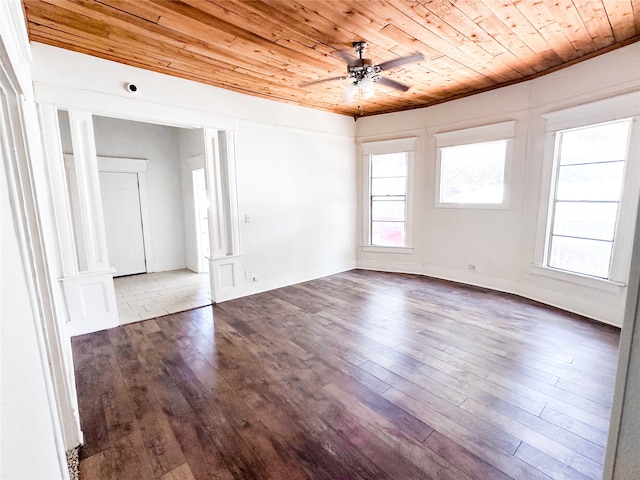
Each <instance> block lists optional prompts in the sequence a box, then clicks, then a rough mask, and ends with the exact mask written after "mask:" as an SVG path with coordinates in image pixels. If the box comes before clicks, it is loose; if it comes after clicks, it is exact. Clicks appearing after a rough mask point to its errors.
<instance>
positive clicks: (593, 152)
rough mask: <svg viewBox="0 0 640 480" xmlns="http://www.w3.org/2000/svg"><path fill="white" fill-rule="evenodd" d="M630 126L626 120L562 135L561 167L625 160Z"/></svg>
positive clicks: (570, 131)
mask: <svg viewBox="0 0 640 480" xmlns="http://www.w3.org/2000/svg"><path fill="white" fill-rule="evenodd" d="M630 124H631V122H630V120H624V121H621V122H615V123H605V124H601V125H595V126H591V127H586V128H579V129H576V130H569V131H566V132H563V133H561V135H562V136H561V142H562V148H561V150H560V165H570V164H573V163H592V162H610V161H616V160H624V159H625V157H626V156H627V141H628V137H629V126H630Z"/></svg>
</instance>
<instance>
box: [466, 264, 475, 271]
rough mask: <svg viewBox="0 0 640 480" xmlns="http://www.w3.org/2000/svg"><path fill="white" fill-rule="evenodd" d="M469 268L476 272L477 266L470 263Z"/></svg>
mask: <svg viewBox="0 0 640 480" xmlns="http://www.w3.org/2000/svg"><path fill="white" fill-rule="evenodd" d="M467 268H468V269H469V270H471V271H472V272H475V271H476V266H475V265H471V264H469V265H467Z"/></svg>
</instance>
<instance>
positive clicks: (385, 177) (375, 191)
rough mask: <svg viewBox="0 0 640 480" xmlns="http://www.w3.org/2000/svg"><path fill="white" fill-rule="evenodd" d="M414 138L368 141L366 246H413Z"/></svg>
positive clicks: (365, 193)
mask: <svg viewBox="0 0 640 480" xmlns="http://www.w3.org/2000/svg"><path fill="white" fill-rule="evenodd" d="M415 141H416V139H415V137H412V138H404V139H396V140H385V141H376V142H367V143H363V144H362V148H363V153H364V176H363V187H364V188H363V190H364V198H363V200H364V204H365V205H364V207H365V208H364V212H365V215H364V216H363V223H364V229H363V230H364V237H365V238H364V239H363V245H364V246H365V247H373V248H392V249H393V248H395V249H403V248H407V247H410V246H411V187H412V183H413V182H412V180H413V179H412V172H413V157H414V150H415Z"/></svg>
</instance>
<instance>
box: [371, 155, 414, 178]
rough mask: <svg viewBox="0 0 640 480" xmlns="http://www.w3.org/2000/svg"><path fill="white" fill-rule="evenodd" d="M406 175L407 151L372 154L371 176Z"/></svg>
mask: <svg viewBox="0 0 640 480" xmlns="http://www.w3.org/2000/svg"><path fill="white" fill-rule="evenodd" d="M406 175H407V154H406V152H401V153H387V154H384V155H371V177H374V178H375V177H404V176H406Z"/></svg>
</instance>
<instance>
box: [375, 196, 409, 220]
mask: <svg viewBox="0 0 640 480" xmlns="http://www.w3.org/2000/svg"><path fill="white" fill-rule="evenodd" d="M404 211H405V208H404V198H403V199H402V200H376V199H375V198H374V199H372V200H371V219H372V220H373V221H376V220H380V221H385V220H386V221H389V220H396V221H401V222H402V221H404Z"/></svg>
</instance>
